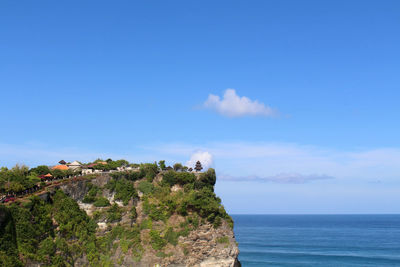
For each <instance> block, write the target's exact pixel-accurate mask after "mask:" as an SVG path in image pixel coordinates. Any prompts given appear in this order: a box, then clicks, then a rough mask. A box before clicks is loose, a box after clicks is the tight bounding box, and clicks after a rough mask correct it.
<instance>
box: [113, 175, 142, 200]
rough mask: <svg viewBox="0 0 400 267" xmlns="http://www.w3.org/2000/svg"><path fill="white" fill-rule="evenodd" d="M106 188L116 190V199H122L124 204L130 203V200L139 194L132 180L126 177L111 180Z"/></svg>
mask: <svg viewBox="0 0 400 267" xmlns="http://www.w3.org/2000/svg"><path fill="white" fill-rule="evenodd" d="M106 188H108V189H110V190H111V191H114V192H115V196H114V197H115V199H117V200H122V202H123V204H124V205H128V202H129V200H131V199H132V198H136V197H137V196H138V195H137V192H136V189H135V188H134V187H133V184H132V182H130V181H128V180H126V179H125V178H122V179H118V180H115V179H112V180H110V181H109V182H108V183H107V185H106Z"/></svg>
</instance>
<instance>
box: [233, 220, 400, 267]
mask: <svg viewBox="0 0 400 267" xmlns="http://www.w3.org/2000/svg"><path fill="white" fill-rule="evenodd" d="M232 217H233V219H234V221H235V228H234V231H235V235H236V240H237V241H238V242H239V249H240V254H239V259H240V261H241V262H242V265H243V266H244V267H247V266H324V267H325V266H335V267H336V266H339V267H340V266H363V267H364V266H374V267H375V266H376V267H381V266H400V215H233V216H232Z"/></svg>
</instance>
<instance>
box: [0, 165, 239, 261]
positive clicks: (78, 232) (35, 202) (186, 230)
mask: <svg viewBox="0 0 400 267" xmlns="http://www.w3.org/2000/svg"><path fill="white" fill-rule="evenodd" d="M151 169H152V166H151V164H149V165H147V166H144V167H143V168H141V170H140V171H133V172H118V173H110V174H97V175H91V176H86V177H81V178H79V179H70V180H68V181H66V182H63V183H60V184H58V185H56V186H52V187H49V188H47V189H46V192H41V193H40V194H38V196H39V197H36V198H35V197H33V198H30V200H28V198H26V199H23V201H21V202H17V203H15V204H13V205H12V206H11V207H3V208H2V209H1V210H0V211H1V212H0V219H1V222H0V223H2V225H3V226H4V225H7V227H6V228H4V227H3V226H2V227H3V228H2V229H1V230H2V233H3V235H5V234H7V236H10V237H12V239H11V240H13V241H12V242H10V246H9V248H7V249H4V251H12V253H13V255H14V256H13V257H14V260H12V259H11V260H10V259H9V258H7V257H5V258H4V259H2V255H3V254H1V253H2V252H1V251H0V262H7V260H8V262H14V263H13V264H12V265H9V266H138V267H141V266H143V267H144V266H146V267H147V266H176V267H178V266H182V267H183V266H198V267H207V266H210V267H211V266H213V267H237V266H240V262H239V261H238V254H239V250H238V246H237V243H236V240H235V237H234V233H233V221H232V219H231V217H230V216H229V215H228V214H227V213H226V212H225V209H224V207H223V206H222V205H221V200H220V199H219V198H218V197H217V196H215V194H214V184H215V179H216V177H215V172H214V170H212V169H211V170H209V171H207V172H205V173H201V174H199V173H196V174H194V173H188V172H175V171H154V170H153V171H152V170H151ZM5 218H7V219H5ZM25 235H26V237H25ZM15 236H17V238H15ZM37 236H38V237H37ZM35 238H36V239H35ZM18 246H19V247H18ZM35 247H36V248H35ZM0 250H1V248H0ZM18 253H19V260H20V262H18V263H17V260H15V259H17V257H18Z"/></svg>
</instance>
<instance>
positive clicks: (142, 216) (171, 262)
mask: <svg viewBox="0 0 400 267" xmlns="http://www.w3.org/2000/svg"><path fill="white" fill-rule="evenodd" d="M162 178H163V175H162V174H159V175H157V176H156V177H155V179H154V181H153V183H152V184H154V185H156V184H157V183H160V182H162ZM112 180H113V178H112V177H111V176H109V175H102V176H97V177H95V178H93V179H91V180H90V184H91V185H93V186H96V187H98V188H101V192H100V193H99V194H98V195H97V196H100V197H104V198H106V199H108V201H109V202H110V204H111V205H113V204H116V205H118V207H120V208H121V209H123V210H124V212H122V214H121V219H120V220H118V221H117V222H108V220H107V219H106V218H104V217H103V218H100V219H99V218H97V219H96V216H97V214H99V213H102V212H104V210H106V209H107V207H96V206H95V205H94V204H91V203H84V202H83V200H84V198H85V196H86V195H87V194H88V191H89V186H88V182H87V181H77V182H72V183H69V184H66V185H63V186H61V187H60V189H61V190H63V191H64V192H65V193H66V194H67V195H68V196H70V197H71V198H73V199H74V200H76V201H77V203H78V204H79V206H80V207H81V208H82V209H83V210H85V212H86V213H87V214H88V215H89V216H90V217H92V218H95V219H96V222H97V224H98V228H97V233H96V234H97V235H98V236H100V237H102V236H105V235H107V233H110V232H111V231H112V230H113V227H116V226H122V227H124V228H126V229H130V228H131V227H132V226H135V225H140V226H141V228H145V229H142V230H141V233H140V237H141V246H142V247H143V249H142V251H141V252H142V253H141V255H140V259H139V260H138V258H135V256H134V253H132V251H130V250H129V249H128V250H126V249H125V250H124V249H123V248H122V247H121V240H124V239H123V237H122V239H119V240H118V239H116V240H115V241H114V244H119V246H115V247H116V248H115V250H114V251H113V253H112V254H113V255H110V262H113V265H114V266H140V267H141V266H143V267H145V266H146V267H147V266H176V267H181V266H182V267H183V266H194V267H208V266H209V267H211V266H212V267H237V266H240V262H239V261H238V254H239V249H238V246H237V242H236V240H235V236H234V233H233V229H232V227H231V226H230V225H229V224H228V222H227V221H225V220H222V222H221V224H220V225H219V226H218V227H216V226H214V225H213V224H211V223H210V222H208V221H207V220H204V219H203V220H202V219H201V218H200V217H198V218H197V219H198V225H197V226H196V227H194V226H191V225H189V227H188V228H185V227H187V226H186V224H187V219H188V218H192V217H193V216H197V214H195V213H191V214H187V216H182V215H179V214H176V213H175V214H173V215H171V217H169V218H168V219H167V220H165V221H163V220H151V219H150V218H149V214H148V212H146V211H145V208H144V207H143V206H144V202H145V201H146V195H145V194H144V193H143V192H141V191H140V190H139V191H138V198H137V199H133V200H129V202H128V204H127V205H124V204H123V202H122V201H121V200H117V199H116V198H115V195H116V192H114V191H112V190H110V189H107V186H106V185H107V184H109V182H110V181H112ZM143 181H146V180H145V179H142V180H139V181H136V182H135V183H134V185H135V187H139V184H140V183H141V182H143ZM155 187H156V186H155ZM171 189H172V190H171V192H170V193H172V194H173V193H177V192H183V191H184V189H183V187H182V186H180V185H175V186H173V187H172V188H171ZM132 208H135V209H136V214H137V215H136V218H135V219H134V220H132V216H131V214H130V212H129V211H130V210H132ZM150 215H151V214H150ZM191 216H192V217H191ZM149 221H152V226H151V227H149V228H151V229H146V227H143V226H142V225H143V224H148V223H149ZM182 226H184V227H182ZM166 229H173V230H175V232H178V231H179V230H181V229H184V231H185V230H186V231H187V230H189V231H187V232H185V233H182V234H181V235H179V236H178V237H177V240H176V244H171V243H167V244H166V245H165V246H164V247H163V248H162V249H158V248H156V249H155V248H153V246H152V245H151V236H150V232H151V231H152V230H156V231H158V232H159V233H160V236H161V237H165V235H166ZM167 231H168V230H167ZM172 243H174V242H172ZM83 261H84V262H85V260H83Z"/></svg>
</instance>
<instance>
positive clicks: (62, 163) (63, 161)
mask: <svg viewBox="0 0 400 267" xmlns="http://www.w3.org/2000/svg"><path fill="white" fill-rule="evenodd" d="M58 163H60V164H61V165H65V164H67V162H66V161H65V160H63V159H62V160H60V161H59V162H58Z"/></svg>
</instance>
